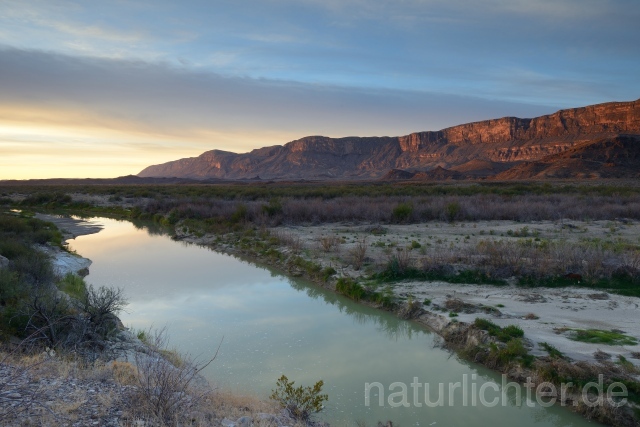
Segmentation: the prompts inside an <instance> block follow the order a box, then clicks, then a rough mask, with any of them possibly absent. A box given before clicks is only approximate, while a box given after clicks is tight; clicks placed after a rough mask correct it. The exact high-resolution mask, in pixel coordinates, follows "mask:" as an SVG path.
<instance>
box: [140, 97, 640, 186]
mask: <svg viewBox="0 0 640 427" xmlns="http://www.w3.org/2000/svg"><path fill="white" fill-rule="evenodd" d="M622 134H640V100H638V101H633V102H612V103H607V104H599V105H592V106H588V107H583V108H573V109H568V110H561V111H558V112H556V113H554V114H550V115H547V116H541V117H537V118H534V119H519V118H516V117H505V118H501V119H495V120H485V121H482V122H476V123H469V124H464V125H460V126H454V127H451V128H447V129H443V130H440V131H436V132H417V133H412V134H410V135H406V136H400V137H381V138H378V137H371V138H358V137H347V138H328V137H324V136H309V137H305V138H302V139H299V140H296V141H291V142H289V143H287V144H285V145H283V146H273V147H265V148H260V149H257V150H253V151H251V152H249V153H244V154H236V153H230V152H225V151H220V150H212V151H208V152H206V153H203V154H202V155H200V156H198V157H194V158H188V159H181V160H176V161H173V162H168V163H164V164H161V165H155V166H149V167H147V168H146V169H144V170H143V171H142V172H140V173H139V174H138V176H140V177H179V178H195V179H206V178H225V179H249V178H253V177H255V176H260V177H261V178H263V179H301V178H304V179H331V178H335V179H338V178H339V179H371V178H379V177H382V176H384V175H385V174H386V173H387V172H388V171H389V170H391V169H408V170H411V171H412V172H428V171H432V170H434V171H436V170H437V173H430V174H429V173H427V174H419V175H418V176H424V177H431V176H433V177H434V179H438V178H437V177H439V176H447V177H449V178H451V177H452V176H455V177H456V178H458V177H460V176H462V178H464V177H481V176H491V175H494V174H497V173H501V172H502V171H504V170H505V169H507V168H509V167H513V166H517V165H518V164H521V163H523V162H536V161H540V160H542V159H548V158H549V156H558V155H561V154H562V153H565V152H568V151H570V150H571V149H573V148H574V147H576V146H582V145H584V144H588V143H590V142H593V141H596V140H602V139H603V138H605V139H606V138H615V137H616V136H618V135H622ZM473 165H479V166H478V168H477V169H474V168H473ZM440 169H452V170H454V171H456V173H455V174H447V173H443V172H442V171H441V170H440Z"/></svg>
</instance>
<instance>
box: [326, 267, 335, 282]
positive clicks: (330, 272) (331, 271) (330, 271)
mask: <svg viewBox="0 0 640 427" xmlns="http://www.w3.org/2000/svg"><path fill="white" fill-rule="evenodd" d="M336 273H337V271H336V269H335V268H333V267H325V268H324V269H323V270H322V280H324V281H325V282H326V281H328V280H329V278H330V277H331V276H333V275H334V274H336Z"/></svg>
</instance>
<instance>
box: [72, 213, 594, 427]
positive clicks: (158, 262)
mask: <svg viewBox="0 0 640 427" xmlns="http://www.w3.org/2000/svg"><path fill="white" fill-rule="evenodd" d="M99 222H101V223H104V225H105V229H104V230H103V231H101V232H100V233H98V234H93V235H89V236H81V237H78V238H77V239H76V240H73V241H71V244H70V246H71V248H72V249H75V250H76V251H77V252H78V253H79V254H81V255H83V256H85V257H87V258H90V259H92V260H93V264H92V265H91V268H90V270H91V274H90V275H89V276H88V278H87V280H88V282H89V283H92V284H94V285H108V286H120V287H123V288H124V290H125V294H126V296H127V297H128V299H129V301H130V304H129V306H128V308H127V312H126V313H123V314H122V315H121V318H122V321H123V322H124V324H125V325H128V326H132V327H133V328H136V329H145V328H148V327H150V326H153V327H162V326H165V325H166V326H168V330H169V335H170V337H171V344H172V345H173V346H175V347H176V348H177V349H179V350H180V351H182V352H188V353H190V354H191V355H193V356H196V357H201V358H203V359H204V358H206V357H207V356H211V355H212V354H213V353H214V352H215V349H216V348H217V346H218V344H219V343H220V340H221V339H222V338H223V337H224V341H223V343H222V346H221V348H220V353H219V356H218V358H217V359H216V361H215V362H214V363H213V364H211V365H210V366H209V367H208V368H207V369H206V372H205V375H206V376H207V377H208V378H209V379H210V381H211V382H212V383H214V384H215V385H217V386H219V387H222V388H226V389H231V390H235V391H240V392H245V393H253V394H257V395H259V396H262V397H266V396H268V394H269V392H270V390H271V389H272V388H273V386H274V384H275V381H276V379H277V378H278V377H279V376H280V375H281V374H283V373H284V374H285V375H287V376H288V377H289V378H290V379H292V380H295V381H296V384H304V385H310V384H312V383H314V382H315V381H317V380H318V379H323V380H324V382H325V391H326V392H328V394H329V402H328V405H327V406H328V408H329V410H330V411H329V413H328V415H327V417H326V418H327V419H328V420H333V421H338V420H345V421H350V422H351V423H352V424H353V421H354V420H356V419H359V420H366V421H367V424H369V425H371V424H375V422H376V421H378V420H383V419H384V420H387V419H392V420H393V421H394V422H395V423H396V424H400V425H402V426H403V427H405V426H409V425H431V423H433V422H436V423H437V424H438V425H454V426H455V425H493V426H500V425H505V426H510V425H513V424H514V422H515V421H514V420H516V419H517V420H518V424H519V425H520V426H530V425H531V426H532V425H538V426H582V425H586V424H587V422H586V421H584V420H582V419H581V418H580V417H577V416H576V415H573V414H571V413H569V411H566V410H563V409H561V408H551V409H542V408H535V409H532V408H528V407H525V406H523V407H513V406H509V407H506V408H503V407H497V408H482V407H466V408H461V407H460V404H459V403H458V404H456V405H454V407H448V406H446V407H441V408H433V409H430V408H425V407H423V408H415V407H411V408H408V409H407V408H390V407H389V406H387V407H385V408H379V407H378V406H377V405H375V406H371V407H369V408H366V407H365V406H364V384H365V383H366V382H369V383H372V382H376V381H377V382H380V383H382V384H383V385H384V386H385V388H386V391H387V397H388V395H389V393H390V392H389V388H388V387H389V385H390V384H391V383H393V382H396V381H399V382H404V383H406V384H407V385H408V386H409V385H410V384H411V382H412V381H413V378H414V377H418V379H419V381H420V382H422V383H424V382H429V383H430V384H432V390H433V391H434V392H435V391H436V390H437V385H435V384H436V383H438V382H445V383H449V382H456V381H462V378H463V377H462V376H463V374H468V375H469V378H470V376H471V374H472V373H477V374H478V375H479V378H480V379H479V380H478V381H477V382H476V383H477V384H478V385H477V387H478V388H479V387H480V385H481V384H482V383H484V382H486V381H489V380H491V379H498V380H499V377H498V376H497V375H495V374H493V373H490V372H489V371H487V370H485V369H483V368H480V367H477V366H470V365H469V364H468V363H466V362H461V361H460V360H459V359H458V358H456V357H455V356H453V357H452V356H451V354H449V353H447V352H445V351H443V350H441V349H439V348H437V347H435V345H436V342H437V337H434V336H433V335H432V334H429V333H427V332H426V331H424V330H423V329H421V328H418V327H416V325H414V324H412V323H410V322H405V321H400V320H398V319H396V318H395V317H393V316H391V315H389V314H387V313H383V312H380V311H377V310H373V309H371V308H368V307H362V306H360V305H357V304H354V303H353V302H351V301H350V300H348V299H345V298H342V297H340V296H337V295H335V294H333V293H331V292H327V291H325V290H323V289H320V288H317V287H314V286H312V285H307V284H305V283H304V282H299V281H290V280H288V279H286V278H285V277H282V276H279V275H276V274H273V273H271V272H270V271H269V270H268V269H265V268H260V267H256V266H255V265H253V264H249V263H247V262H244V261H241V260H238V259H236V258H233V257H230V256H228V255H223V254H219V253H216V252H213V251H210V250H208V249H206V248H202V247H198V246H194V245H185V244H183V243H181V242H175V241H172V240H171V239H169V238H168V237H166V236H163V235H161V234H159V233H158V232H157V231H156V232H154V233H152V234H150V233H148V232H147V231H145V230H142V229H136V228H135V227H134V226H133V225H132V224H131V223H129V222H118V221H114V220H108V219H100V220H99ZM398 390H399V389H397V390H394V391H398ZM409 390H411V387H410V386H409ZM421 390H422V389H421ZM445 390H446V389H445ZM445 393H447V392H446V391H445ZM447 394H448V393H447ZM376 396H377V394H376V392H375V391H374V392H373V393H372V394H371V397H372V401H373V402H377V397H376ZM419 396H420V399H421V400H424V392H423V391H421V392H420V395H419ZM454 396H455V398H456V401H457V402H460V401H461V391H460V390H456V393H455V394H454ZM491 397H492V396H491V395H490V394H489V393H488V394H487V398H489V399H490V398H491ZM431 399H432V400H435V398H434V397H433V396H432V398H431ZM409 401H410V402H411V403H413V394H411V393H410V394H409ZM445 402H448V400H445Z"/></svg>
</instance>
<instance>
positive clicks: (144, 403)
mask: <svg viewBox="0 0 640 427" xmlns="http://www.w3.org/2000/svg"><path fill="white" fill-rule="evenodd" d="M37 218H38V219H39V220H42V221H47V222H50V223H53V224H54V225H56V226H58V227H59V228H60V229H61V230H63V233H64V238H65V239H70V238H75V237H78V236H82V235H87V234H93V233H96V232H98V231H100V229H101V228H100V227H99V226H96V224H93V223H91V222H90V221H84V220H76V219H72V218H64V217H59V216H52V215H44V214H38V215H37ZM38 249H39V250H40V251H42V252H45V253H47V254H48V255H49V257H50V258H51V260H50V261H51V264H52V266H53V267H54V269H55V274H56V275H57V276H64V275H67V274H76V275H77V274H79V273H80V274H83V275H86V274H88V267H89V265H90V264H91V261H90V260H88V259H86V258H82V257H81V256H79V255H77V254H74V253H69V252H67V251H65V250H63V249H61V248H60V247H58V246H55V245H39V246H38ZM64 297H65V298H66V299H68V298H69V297H68V296H67V295H64ZM117 323H119V324H120V325H121V322H120V321H119V320H118V321H117ZM102 344H103V345H105V347H104V348H102V349H101V350H97V353H96V354H95V355H94V356H92V357H91V360H86V359H83V358H81V357H78V356H77V355H75V354H73V352H67V351H63V352H61V353H57V352H56V351H54V350H51V349H49V348H47V349H46V350H45V349H41V350H40V351H37V350H36V351H35V352H34V350H28V349H27V348H26V344H25V341H22V342H21V341H20V340H18V339H15V338H12V339H11V340H10V342H9V343H8V344H7V345H6V346H4V347H3V348H0V423H2V425H6V426H23V425H60V426H88V425H99V426H109V427H111V426H113V427H115V426H127V427H128V426H137V427H140V426H151V425H154V426H155V425H174V423H173V421H175V422H176V423H182V421H184V420H186V419H188V420H189V421H188V422H189V425H194V426H209V425H224V426H226V427H233V426H236V425H237V426H248V425H254V426H267V425H268V426H274V425H277V426H281V425H289V426H292V425H293V426H295V425H298V424H297V422H296V421H295V420H293V419H291V418H289V417H288V416H287V415H286V414H285V413H283V412H282V411H281V409H280V408H279V407H278V406H277V405H276V404H275V403H274V402H271V401H263V400H259V399H256V398H253V397H250V396H240V395H237V394H231V393H226V392H219V391H217V390H215V389H214V388H213V387H212V386H211V385H209V384H208V383H207V382H206V381H205V380H204V379H203V378H201V377H199V375H198V374H197V371H198V369H199V366H200V365H199V364H197V363H196V362H194V361H192V360H190V359H189V358H185V356H183V355H180V354H179V353H177V352H175V351H173V350H167V349H166V347H165V345H164V342H163V339H162V337H160V336H158V335H155V334H150V332H146V333H139V334H137V336H136V335H135V334H133V333H131V332H130V331H128V330H126V329H125V328H123V327H121V328H120V330H118V331H116V332H115V335H114V336H112V337H111V338H110V339H109V340H107V341H104V342H102ZM140 378H143V380H141V379H140ZM146 387H151V388H149V389H147V388H146ZM149 393H151V394H149ZM150 404H151V405H152V406H153V407H149V405H150ZM157 405H167V406H166V408H165V409H167V410H170V413H166V412H165V411H161V412H158V406H157ZM161 413H164V416H163V415H160V414H161ZM158 417H160V418H158ZM165 417H169V418H170V419H171V420H169V419H168V418H167V419H163V418H165ZM181 420H182V421H181Z"/></svg>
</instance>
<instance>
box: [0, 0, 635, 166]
mask: <svg viewBox="0 0 640 427" xmlns="http://www.w3.org/2000/svg"><path fill="white" fill-rule="evenodd" d="M638 22H640V1H638V0H181V1H168V0H153V1H152V0H131V1H129V0H111V1H103V2H95V1H90V0H85V1H68V0H0V179H27V178H72V177H76V178H80V177H95V178H98V177H116V176H122V175H128V174H136V173H138V172H139V171H140V170H142V169H143V168H144V167H146V166H148V165H151V164H157V163H163V162H166V161H170V160H175V159H178V158H182V157H193V156H197V155H199V154H201V153H202V152H204V151H207V150H212V149H220V150H227V151H233V152H247V151H250V150H252V149H254V148H259V147H264V146H269V145H276V144H284V143H286V142H289V141H292V140H295V139H298V138H301V137H304V136H308V135H326V136H331V137H343V136H385V135H386V136H396V135H406V134H409V133H411V132H417V131H426V130H439V129H442V128H445V127H448V126H453V125H457V124H461V123H466V122H471V121H478V120H484V119H490V118H497V117H504V116H517V117H535V116H538V115H542V114H550V113H553V112H555V111H557V110H558V109H562V108H570V107H578V106H584V105H589V104H596V103H601V102H610V101H631V100H635V99H638V98H640V43H639V42H638V41H639V40H640V25H638Z"/></svg>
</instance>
